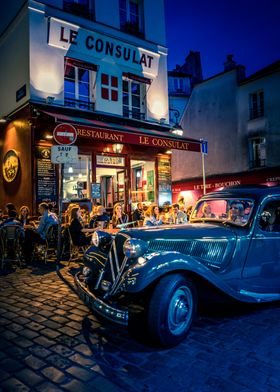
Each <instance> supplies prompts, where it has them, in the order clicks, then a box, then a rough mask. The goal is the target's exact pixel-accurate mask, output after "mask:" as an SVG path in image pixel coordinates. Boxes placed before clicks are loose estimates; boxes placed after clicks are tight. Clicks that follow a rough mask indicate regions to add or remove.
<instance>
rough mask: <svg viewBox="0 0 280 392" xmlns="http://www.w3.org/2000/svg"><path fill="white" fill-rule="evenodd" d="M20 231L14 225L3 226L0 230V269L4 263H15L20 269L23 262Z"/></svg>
mask: <svg viewBox="0 0 280 392" xmlns="http://www.w3.org/2000/svg"><path fill="white" fill-rule="evenodd" d="M22 241H23V238H22V230H21V228H20V227H19V226H16V225H5V226H2V227H1V228H0V261H1V269H3V268H4V264H5V263H6V262H15V263H16V264H18V266H19V267H21V263H22V261H23V252H22V246H21V244H22Z"/></svg>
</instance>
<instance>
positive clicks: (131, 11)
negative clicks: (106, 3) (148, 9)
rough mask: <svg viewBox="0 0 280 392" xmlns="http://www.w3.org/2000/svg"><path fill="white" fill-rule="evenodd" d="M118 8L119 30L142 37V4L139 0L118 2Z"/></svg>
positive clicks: (121, 0)
mask: <svg viewBox="0 0 280 392" xmlns="http://www.w3.org/2000/svg"><path fill="white" fill-rule="evenodd" d="M119 6H120V28H121V30H123V31H126V32H128V33H131V34H134V35H140V36H143V27H142V8H143V7H142V2H141V1H139V0H119Z"/></svg>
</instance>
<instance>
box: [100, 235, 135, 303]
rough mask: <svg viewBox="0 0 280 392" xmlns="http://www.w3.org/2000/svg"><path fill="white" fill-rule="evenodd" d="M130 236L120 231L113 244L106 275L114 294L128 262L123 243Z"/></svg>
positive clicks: (111, 291)
mask: <svg viewBox="0 0 280 392" xmlns="http://www.w3.org/2000/svg"><path fill="white" fill-rule="evenodd" d="M129 238H130V237H129V236H128V235H126V234H124V233H121V232H120V233H118V234H117V235H116V237H115V239H114V240H113V242H112V246H111V249H110V252H109V255H108V263H107V268H106V269H107V271H106V277H107V279H108V280H109V281H110V282H111V284H112V286H111V289H110V291H109V294H110V295H113V294H114V293H115V292H116V291H117V288H118V284H119V282H120V279H121V276H122V274H123V271H124V270H125V266H126V263H127V257H125V255H124V253H123V245H124V243H125V241H126V240H127V239H129Z"/></svg>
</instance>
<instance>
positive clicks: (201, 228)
mask: <svg viewBox="0 0 280 392" xmlns="http://www.w3.org/2000/svg"><path fill="white" fill-rule="evenodd" d="M122 232H123V233H125V234H127V235H129V236H130V237H131V238H139V239H141V240H143V241H151V240H155V239H168V240H172V239H203V238H205V239H211V238H213V239H217V238H224V239H231V240H233V239H236V235H235V233H234V230H233V229H232V228H230V227H224V226H220V225H213V224H209V223H192V224H189V223H188V224H181V225H162V226H152V227H142V228H137V229H130V230H122Z"/></svg>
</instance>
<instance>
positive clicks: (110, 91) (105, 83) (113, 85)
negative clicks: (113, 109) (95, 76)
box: [101, 74, 119, 101]
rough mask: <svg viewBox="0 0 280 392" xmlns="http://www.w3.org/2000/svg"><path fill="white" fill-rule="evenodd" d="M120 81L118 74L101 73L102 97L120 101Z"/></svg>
mask: <svg viewBox="0 0 280 392" xmlns="http://www.w3.org/2000/svg"><path fill="white" fill-rule="evenodd" d="M118 85H119V81H118V78H117V77H116V76H110V75H107V74H102V75H101V97H102V99H108V100H110V101H118V99H119V97H118Z"/></svg>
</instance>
